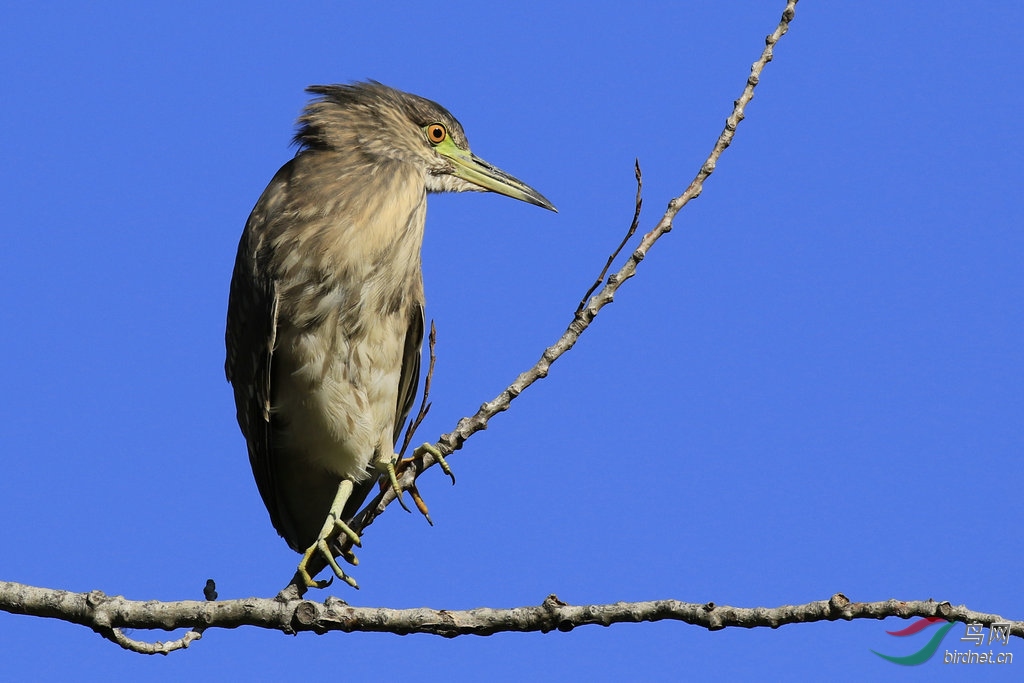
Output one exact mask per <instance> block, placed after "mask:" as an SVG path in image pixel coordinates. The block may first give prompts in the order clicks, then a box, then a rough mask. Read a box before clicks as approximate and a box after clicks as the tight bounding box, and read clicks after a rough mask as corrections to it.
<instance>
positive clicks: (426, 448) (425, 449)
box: [392, 443, 455, 526]
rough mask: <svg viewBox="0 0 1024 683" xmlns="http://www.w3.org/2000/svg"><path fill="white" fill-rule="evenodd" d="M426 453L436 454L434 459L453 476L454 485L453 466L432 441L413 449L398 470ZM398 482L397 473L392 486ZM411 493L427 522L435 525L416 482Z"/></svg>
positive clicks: (446, 472) (403, 468)
mask: <svg viewBox="0 0 1024 683" xmlns="http://www.w3.org/2000/svg"><path fill="white" fill-rule="evenodd" d="M424 453H429V454H430V455H432V456H434V459H435V460H437V464H438V465H440V466H441V469H442V470H444V473H445V474H447V475H448V476H449V477H451V479H452V485H454V484H455V474H453V473H452V468H451V467H450V466H449V465H448V462H447V461H446V460H445V459H444V456H443V455H442V454H441V451H439V450H438V449H437V448H436V447H435V446H434V445H433V444H430V443H425V444H423V445H422V446H420V447H419V448H417V449H416V450H415V451H413V454H412V456H411V457H408V458H406V459H404V460H402V461H400V462H399V463H398V468H397V469H398V472H399V473H400V472H402V471H404V470H405V468H406V467H409V466H410V465H411V464H412V463H413V462H415V461H416V460H418V459H420V458H421V457H423V454H424ZM397 482H398V477H397V475H396V476H395V479H394V483H393V484H392V486H396V487H397ZM409 495H410V496H412V501H413V503H415V504H416V509H417V510H419V511H420V514H422V515H423V516H424V517H425V518H426V519H427V523H428V524H430V526H434V520H432V519H431V518H430V509H429V508H428V507H427V504H426V503H425V502H423V497H422V496H420V492H419V489H417V488H416V484H413V485H412V486H410V487H409ZM402 507H405V506H404V505H403V506H402ZM406 509H408V508H406Z"/></svg>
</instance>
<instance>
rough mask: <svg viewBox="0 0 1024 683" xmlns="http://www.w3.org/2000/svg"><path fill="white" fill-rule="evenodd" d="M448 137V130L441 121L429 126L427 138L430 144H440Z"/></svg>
mask: <svg viewBox="0 0 1024 683" xmlns="http://www.w3.org/2000/svg"><path fill="white" fill-rule="evenodd" d="M447 137H448V131H447V130H445V127H444V126H442V125H441V124H440V123H432V124H430V125H429V126H427V139H428V140H430V144H432V145H439V144H441V143H442V142H444V141H445V138H447Z"/></svg>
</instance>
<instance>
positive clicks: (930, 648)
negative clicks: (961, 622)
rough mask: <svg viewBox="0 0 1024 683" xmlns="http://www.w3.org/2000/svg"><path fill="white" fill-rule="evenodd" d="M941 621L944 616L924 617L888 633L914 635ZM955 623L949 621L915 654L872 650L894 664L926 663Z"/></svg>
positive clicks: (911, 664)
mask: <svg viewBox="0 0 1024 683" xmlns="http://www.w3.org/2000/svg"><path fill="white" fill-rule="evenodd" d="M940 621H946V620H945V619H943V618H942V617H922V618H921V619H918V620H917V621H915V622H914V623H912V624H911V625H910V626H908V627H906V628H904V629H900V630H899V631H886V633H888V634H889V635H890V636H901V637H902V636H912V635H914V634H915V633H920V632H921V631H923V630H925V629H926V628H928V627H929V626H931V625H932V624H934V623H937V622H940ZM954 623H955V622H952V621H950V622H948V623H947V624H946V625H945V626H943V627H942V628H940V629H939V630H938V631H936V632H935V635H934V636H932V637H931V640H929V641H928V642H927V643H925V646H924V647H922V648H921V649H920V650H918V651H917V652H915V653H913V654H910V655H906V656H905V657H894V656H892V655H883V654H882V653H881V652H875V651H874V650H872V652H874V653H875V654H876V655H878V656H879V657H881V658H882V659H884V660H886V661H889V662H892V663H893V664H899V665H901V666H917V665H918V664H924V663H925V662H927V661H928V660H929V659H931V658H932V655H934V654H935V651H936V650H938V649H939V645H940V644H941V643H942V639H943V638H945V637H946V634H947V633H949V629H951V628H953V625H954Z"/></svg>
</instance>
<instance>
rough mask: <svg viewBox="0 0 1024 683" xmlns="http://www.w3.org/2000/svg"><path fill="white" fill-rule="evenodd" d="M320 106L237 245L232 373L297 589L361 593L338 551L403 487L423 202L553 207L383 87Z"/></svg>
mask: <svg viewBox="0 0 1024 683" xmlns="http://www.w3.org/2000/svg"><path fill="white" fill-rule="evenodd" d="M308 91H309V92H311V93H313V94H314V95H317V98H316V99H314V100H313V101H312V102H310V103H309V104H308V105H307V106H306V108H305V110H304V111H303V113H302V115H301V116H300V118H299V122H298V123H299V127H298V132H297V133H296V135H295V142H296V143H297V144H298V146H299V151H298V153H297V154H296V155H295V157H294V158H293V159H292V160H291V161H289V162H288V163H286V164H285V165H284V166H282V167H281V169H280V170H279V171H278V172H277V175H275V176H274V178H273V180H271V181H270V184H269V185H268V186H267V189H266V190H264V191H263V195H262V196H261V197H260V199H259V201H258V202H257V203H256V207H255V208H254V209H253V210H252V213H251V214H250V215H249V220H248V221H247V222H246V224H245V230H244V232H243V233H242V238H241V240H240V242H239V244H238V255H237V257H236V260H235V269H234V273H233V274H232V277H231V294H230V297H229V299H228V318H227V332H226V335H225V337H226V342H227V361H226V363H225V371H226V373H227V377H228V380H229V381H230V382H231V384H232V386H233V388H234V394H235V405H236V407H237V410H238V424H239V426H240V427H241V429H242V434H244V435H245V439H246V442H247V444H248V449H249V463H250V464H251V465H252V472H253V476H254V477H255V478H256V485H257V487H258V488H259V491H260V495H261V496H262V498H263V502H264V504H265V505H266V506H267V510H268V511H269V512H270V520H271V522H272V523H273V525H274V528H275V529H277V532H278V533H279V534H281V536H283V537H284V539H285V540H286V541H287V542H288V545H289V546H291V548H292V549H293V550H295V551H297V552H300V553H302V554H303V556H302V560H301V561H300V562H299V569H298V573H299V576H300V578H301V579H302V581H304V582H305V584H306V586H307V587H312V586H322V585H325V584H323V583H319V582H316V581H314V580H313V576H311V572H310V570H311V569H312V574H314V575H315V573H316V570H317V569H319V567H320V566H323V564H324V563H326V564H328V565H330V566H331V568H332V569H333V571H334V573H335V574H336V575H337V576H338V577H339V578H341V579H342V580H344V581H346V582H348V583H349V584H351V585H353V586H354V585H355V581H354V580H353V579H352V578H351V577H349V576H347V575H346V574H345V572H344V571H342V569H341V568H340V567H339V566H338V564H337V562H336V561H335V559H334V557H335V555H338V554H342V555H343V556H344V557H345V558H346V559H348V560H349V561H350V562H352V563H353V564H354V563H355V562H354V560H355V558H354V556H353V555H351V552H342V551H343V549H344V548H345V546H346V544H347V543H352V544H355V545H358V544H359V538H358V536H357V534H356V533H355V532H354V531H353V530H352V529H351V528H349V526H348V523H349V522H350V521H351V518H352V516H353V515H354V514H355V513H356V512H357V511H358V507H359V505H361V504H362V501H363V500H364V499H365V498H366V496H367V495H368V493H369V491H371V490H372V489H373V486H374V484H375V482H376V481H377V480H378V478H379V477H380V475H381V474H389V475H390V481H391V483H392V485H393V486H396V487H397V484H396V483H395V477H394V464H395V462H396V460H397V455H396V454H395V443H396V442H397V440H398V436H399V433H400V432H401V430H402V426H403V424H404V423H405V420H406V418H407V417H408V415H409V409H410V408H411V406H412V403H413V399H414V397H415V394H416V389H417V386H418V383H419V371H420V355H421V347H422V342H423V303H424V298H423V276H422V271H421V265H420V247H421V245H422V242H423V226H424V223H425V220H426V209H427V193H428V192H465V191H468V190H473V191H478V192H484V191H492V192H499V193H501V194H504V195H507V196H509V197H513V198H515V199H521V200H523V201H525V202H529V203H531V204H536V205H537V206H541V207H544V208H546V209H551V210H554V206H552V205H551V202H549V201H548V200H547V199H545V198H544V197H543V196H542V195H541V194H540V193H539V192H537V191H536V190H534V189H533V188H531V187H529V186H528V185H526V184H525V183H523V182H521V181H519V180H517V179H516V178H513V177H512V176H510V175H508V174H506V173H504V172H503V171H501V170H499V169H497V168H495V167H494V166H491V165H490V164H488V163H486V162H485V161H483V160H482V159H479V158H478V157H476V156H475V155H473V154H472V153H471V152H470V150H469V143H468V142H467V141H466V134H465V133H464V132H463V130H462V126H461V125H460V124H459V122H458V121H456V120H455V118H454V117H453V116H452V115H451V114H450V113H449V112H448V111H447V110H446V109H445V108H444V107H442V106H440V105H438V104H436V103H434V102H431V101H430V100H426V99H424V98H422V97H417V96H415V95H410V94H407V93H404V92H400V91H398V90H394V89H392V88H388V87H386V86H384V85H381V84H380V83H373V82H371V83H355V84H352V85H326V86H313V87H310V88H309V89H308ZM398 493H400V491H399V492H398ZM313 558H317V559H316V561H312V560H313ZM311 561H312V562H311ZM318 564H319V566H317V565H318Z"/></svg>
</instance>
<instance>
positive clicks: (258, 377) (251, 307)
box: [224, 164, 290, 529]
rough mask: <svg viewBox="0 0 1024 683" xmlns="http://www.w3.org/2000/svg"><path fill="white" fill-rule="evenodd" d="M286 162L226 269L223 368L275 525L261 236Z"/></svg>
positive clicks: (269, 302)
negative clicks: (228, 275) (231, 265)
mask: <svg viewBox="0 0 1024 683" xmlns="http://www.w3.org/2000/svg"><path fill="white" fill-rule="evenodd" d="M288 166H290V164H287V165H286V166H285V167H284V168H282V169H281V171H279V172H278V174H277V176H275V177H274V179H273V180H272V181H271V183H270V185H269V186H268V187H267V189H266V190H265V191H264V193H263V196H262V197H261V198H260V201H259V202H258V203H257V204H256V208H254V209H253V211H252V213H251V214H250V215H249V220H248V221H247V222H246V225H245V231H244V232H243V233H242V238H241V240H240V241H239V243H238V255H237V257H236V258H235V269H234V272H233V273H232V275H231V293H230V296H229V297H228V320H227V331H226V333H225V343H226V346H227V360H226V361H225V363H224V371H225V374H226V375H227V378H228V381H229V382H231V384H232V386H233V388H234V393H235V407H236V409H237V416H238V425H239V427H241V429H242V434H243V435H244V436H245V440H246V442H247V444H248V447H249V464H250V465H251V466H252V472H253V476H254V478H255V479H256V486H257V488H258V489H259V492H260V496H261V497H262V498H263V502H264V504H266V506H267V510H269V511H270V517H271V521H272V522H273V524H274V527H275V528H278V529H280V526H279V519H278V512H277V501H276V495H275V491H274V478H273V470H272V468H271V449H272V447H273V443H272V438H271V437H272V432H271V415H270V402H271V399H270V397H271V386H270V377H271V362H272V360H273V356H274V345H275V343H276V340H277V313H278V291H277V284H276V282H275V281H274V279H273V277H272V275H271V274H270V273H268V272H267V271H266V268H265V267H263V266H262V265H261V261H262V259H261V258H260V256H261V251H262V246H263V237H264V234H265V230H266V227H267V223H268V221H270V220H272V219H271V216H272V214H273V213H274V211H273V208H274V207H275V205H276V204H278V202H279V201H281V200H282V199H283V196H284V194H285V191H286V185H287V173H285V171H286V169H288Z"/></svg>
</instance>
